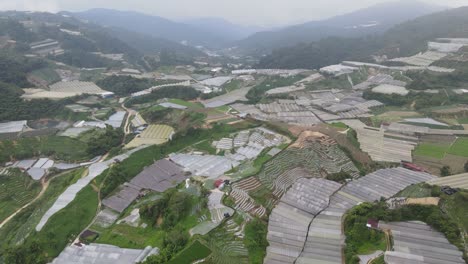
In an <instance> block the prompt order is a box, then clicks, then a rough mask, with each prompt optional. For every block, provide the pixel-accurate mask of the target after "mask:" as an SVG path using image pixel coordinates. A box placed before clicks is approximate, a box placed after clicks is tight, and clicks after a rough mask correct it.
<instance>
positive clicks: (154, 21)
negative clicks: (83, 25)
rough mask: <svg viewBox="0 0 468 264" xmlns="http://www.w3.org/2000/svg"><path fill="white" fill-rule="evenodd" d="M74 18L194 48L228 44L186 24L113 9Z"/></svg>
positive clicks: (219, 37) (76, 14)
mask: <svg viewBox="0 0 468 264" xmlns="http://www.w3.org/2000/svg"><path fill="white" fill-rule="evenodd" d="M73 16H75V17H77V18H80V19H85V20H88V21H91V22H94V23H96V24H99V25H101V26H106V27H117V28H122V29H126V30H128V31H133V32H137V33H141V34H145V35H150V36H152V37H156V38H163V39H168V40H171V41H175V42H179V43H180V42H183V41H184V42H185V41H186V42H187V43H188V44H190V45H192V46H196V45H204V46H211V47H213V46H217V45H220V44H223V43H226V39H224V38H223V37H221V36H217V35H215V34H212V33H210V32H208V31H204V30H201V29H199V28H198V27H195V26H191V25H188V24H184V23H178V22H173V21H171V20H168V19H165V18H162V17H158V16H152V15H146V14H143V13H138V12H131V11H117V10H111V9H91V10H88V11H84V12H78V13H73Z"/></svg>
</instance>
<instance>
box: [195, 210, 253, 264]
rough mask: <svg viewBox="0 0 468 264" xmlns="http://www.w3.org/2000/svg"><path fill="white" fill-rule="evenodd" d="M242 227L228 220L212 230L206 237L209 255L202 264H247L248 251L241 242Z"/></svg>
mask: <svg viewBox="0 0 468 264" xmlns="http://www.w3.org/2000/svg"><path fill="white" fill-rule="evenodd" d="M243 236H244V232H243V227H242V226H239V225H238V224H236V222H234V220H232V219H229V220H228V221H226V223H224V224H223V225H222V226H219V227H218V228H216V229H214V230H213V231H211V232H210V233H208V234H207V235H206V236H204V237H203V238H204V240H206V245H207V246H208V247H209V248H210V250H211V252H212V253H211V255H210V256H209V257H208V258H207V259H205V261H203V262H202V263H204V264H247V263H249V261H248V257H249V256H248V251H247V249H246V248H245V245H244V241H243Z"/></svg>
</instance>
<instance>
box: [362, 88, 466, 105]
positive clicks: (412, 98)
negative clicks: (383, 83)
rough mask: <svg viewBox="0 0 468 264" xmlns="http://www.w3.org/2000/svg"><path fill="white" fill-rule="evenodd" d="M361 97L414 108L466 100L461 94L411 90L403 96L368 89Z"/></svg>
mask: <svg viewBox="0 0 468 264" xmlns="http://www.w3.org/2000/svg"><path fill="white" fill-rule="evenodd" d="M363 97H364V98H365V99H367V100H377V101H380V102H382V103H384V104H385V105H390V106H404V105H412V106H413V107H414V108H415V109H416V110H419V109H423V108H429V107H436V106H441V105H445V104H448V103H458V102H460V103H461V102H463V101H465V100H466V101H467V102H468V99H465V97H463V96H454V95H453V96H449V97H447V95H442V94H440V95H437V96H434V94H428V93H418V92H413V91H411V92H410V93H408V94H407V95H405V96H402V95H398V94H382V93H374V92H372V91H370V90H367V91H365V92H364V94H363Z"/></svg>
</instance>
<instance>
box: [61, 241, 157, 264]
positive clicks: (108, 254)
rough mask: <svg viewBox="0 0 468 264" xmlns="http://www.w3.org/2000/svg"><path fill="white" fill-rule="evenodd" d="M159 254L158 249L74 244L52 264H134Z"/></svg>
mask: <svg viewBox="0 0 468 264" xmlns="http://www.w3.org/2000/svg"><path fill="white" fill-rule="evenodd" d="M158 253H159V249H158V248H152V247H149V246H148V247H146V248H145V249H127V248H119V247H116V246H112V245H105V244H95V243H91V244H89V245H85V244H72V245H70V246H68V247H66V248H65V249H64V250H63V251H62V253H60V255H59V256H58V257H57V258H55V259H54V261H52V264H89V263H99V264H134V263H140V262H142V261H144V260H145V259H146V258H147V257H148V256H151V255H155V254H158Z"/></svg>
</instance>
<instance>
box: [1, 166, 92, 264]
mask: <svg viewBox="0 0 468 264" xmlns="http://www.w3.org/2000/svg"><path fill="white" fill-rule="evenodd" d="M84 170H85V169H78V170H74V171H71V172H65V173H62V174H59V177H57V178H54V179H52V180H51V181H50V182H49V188H47V190H46V191H45V193H44V194H43V195H42V196H41V197H40V198H39V199H38V200H36V201H35V202H34V203H33V204H31V205H30V206H28V207H27V208H25V209H23V210H22V211H21V212H19V213H18V214H17V215H16V216H15V217H14V218H13V219H11V221H9V222H8V223H7V224H6V225H5V226H4V227H3V228H1V229H0V237H2V240H1V241H0V255H1V252H2V251H4V250H5V249H7V248H8V247H13V246H15V245H16V244H18V243H20V242H22V241H23V240H24V239H25V238H26V237H28V236H29V235H30V234H31V233H32V232H33V230H34V228H35V227H36V225H37V224H38V223H39V220H40V219H41V217H42V215H43V214H44V213H45V212H46V211H47V210H48V209H49V208H50V207H51V206H52V204H53V203H54V202H55V200H56V199H57V197H58V196H59V195H60V194H62V193H63V191H64V190H65V189H66V188H67V187H68V186H70V185H71V184H73V183H75V182H76V181H78V179H80V178H81V175H82V174H83V171H84Z"/></svg>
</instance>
